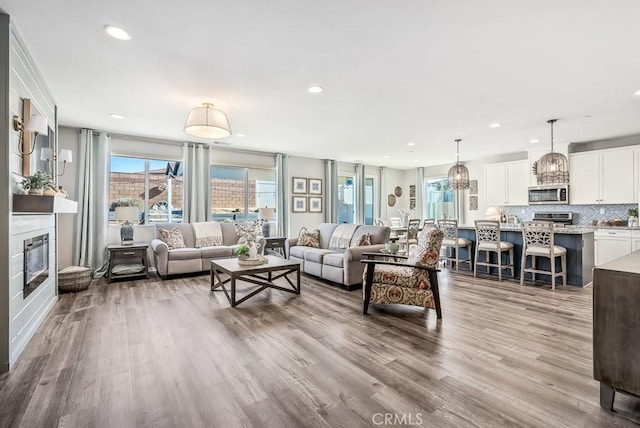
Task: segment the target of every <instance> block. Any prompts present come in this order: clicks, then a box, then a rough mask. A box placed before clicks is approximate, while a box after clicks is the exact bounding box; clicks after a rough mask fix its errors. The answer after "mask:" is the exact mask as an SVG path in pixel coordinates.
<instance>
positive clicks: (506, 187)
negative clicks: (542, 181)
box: [484, 159, 529, 206]
mask: <svg viewBox="0 0 640 428" xmlns="http://www.w3.org/2000/svg"><path fill="white" fill-rule="evenodd" d="M484 183H485V192H484V194H485V195H486V198H487V206H505V205H528V201H527V188H528V187H529V161H528V160H526V159H525V160H521V161H513V162H502V163H494V164H489V165H485V167H484Z"/></svg>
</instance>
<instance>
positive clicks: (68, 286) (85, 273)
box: [58, 266, 93, 293]
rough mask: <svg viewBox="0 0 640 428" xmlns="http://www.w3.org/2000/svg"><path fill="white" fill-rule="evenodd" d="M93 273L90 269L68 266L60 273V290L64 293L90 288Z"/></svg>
mask: <svg viewBox="0 0 640 428" xmlns="http://www.w3.org/2000/svg"><path fill="white" fill-rule="evenodd" d="M92 274H93V272H92V271H91V268H90V267H83V266H67V267H66V268H64V269H61V270H59V271H58V290H59V291H60V292H62V293H68V292H72V291H82V290H86V289H87V288H89V285H91V278H92V276H93V275H92Z"/></svg>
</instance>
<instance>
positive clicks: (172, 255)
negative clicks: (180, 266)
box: [169, 248, 201, 260]
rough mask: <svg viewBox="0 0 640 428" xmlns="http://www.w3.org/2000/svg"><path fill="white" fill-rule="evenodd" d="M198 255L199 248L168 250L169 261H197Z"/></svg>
mask: <svg viewBox="0 0 640 428" xmlns="http://www.w3.org/2000/svg"><path fill="white" fill-rule="evenodd" d="M200 254H201V252H200V248H175V249H173V250H169V260H191V259H199V258H200Z"/></svg>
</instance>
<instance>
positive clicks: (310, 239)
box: [298, 227, 320, 248]
mask: <svg viewBox="0 0 640 428" xmlns="http://www.w3.org/2000/svg"><path fill="white" fill-rule="evenodd" d="M298 245H300V246H303V247H313V248H320V230H319V229H315V230H313V231H311V232H309V231H308V230H307V228H306V227H303V228H302V229H300V234H299V235H298Z"/></svg>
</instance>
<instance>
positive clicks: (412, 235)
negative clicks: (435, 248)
mask: <svg viewBox="0 0 640 428" xmlns="http://www.w3.org/2000/svg"><path fill="white" fill-rule="evenodd" d="M419 231H420V219H418V218H415V219H411V220H409V224H408V225H407V232H406V234H405V235H404V236H403V237H401V238H400V239H399V240H398V244H400V246H405V247H406V250H407V254H409V252H410V250H411V246H412V245H416V244H417V243H418V232H419Z"/></svg>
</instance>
